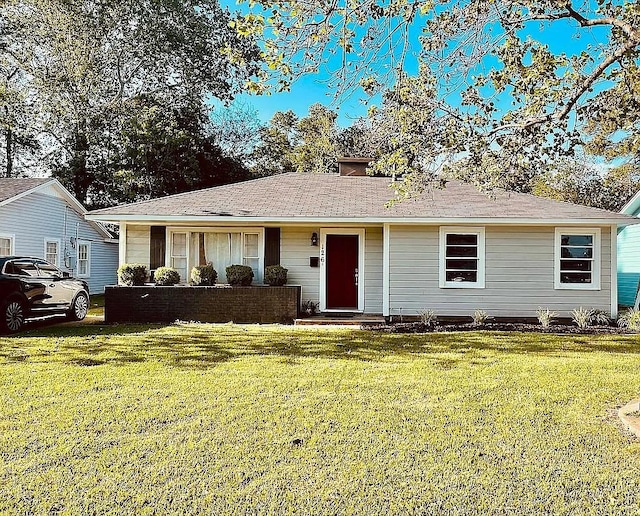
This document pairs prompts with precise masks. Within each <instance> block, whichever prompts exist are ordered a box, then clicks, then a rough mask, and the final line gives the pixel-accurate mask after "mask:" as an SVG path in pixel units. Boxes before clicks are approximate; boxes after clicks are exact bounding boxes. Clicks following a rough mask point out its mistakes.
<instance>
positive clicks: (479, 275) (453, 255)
mask: <svg viewBox="0 0 640 516" xmlns="http://www.w3.org/2000/svg"><path fill="white" fill-rule="evenodd" d="M484 244H485V234H484V228H465V227H441V228H440V288H484V284H485V256H484V255H485V253H484Z"/></svg>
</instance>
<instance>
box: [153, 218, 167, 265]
mask: <svg viewBox="0 0 640 516" xmlns="http://www.w3.org/2000/svg"><path fill="white" fill-rule="evenodd" d="M166 235H167V228H166V226H151V256H150V258H151V260H150V264H149V265H150V266H151V270H156V269H157V268H158V267H164V257H165V248H166V240H167V236H166Z"/></svg>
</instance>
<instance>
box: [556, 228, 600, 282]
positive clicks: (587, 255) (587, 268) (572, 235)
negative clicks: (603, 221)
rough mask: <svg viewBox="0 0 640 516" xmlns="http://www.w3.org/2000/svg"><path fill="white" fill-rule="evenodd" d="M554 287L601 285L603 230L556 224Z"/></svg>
mask: <svg viewBox="0 0 640 516" xmlns="http://www.w3.org/2000/svg"><path fill="white" fill-rule="evenodd" d="M554 283H555V288H557V289H586V290H599V289H600V230H599V229H597V228H595V229H574V228H557V229H556V240H555V281H554Z"/></svg>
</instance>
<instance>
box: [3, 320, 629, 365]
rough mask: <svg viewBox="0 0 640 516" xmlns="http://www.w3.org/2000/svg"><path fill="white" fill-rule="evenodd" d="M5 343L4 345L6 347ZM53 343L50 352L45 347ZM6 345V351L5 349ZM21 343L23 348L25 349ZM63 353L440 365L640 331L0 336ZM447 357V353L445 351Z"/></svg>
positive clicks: (599, 348) (79, 328)
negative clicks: (419, 359)
mask: <svg viewBox="0 0 640 516" xmlns="http://www.w3.org/2000/svg"><path fill="white" fill-rule="evenodd" d="M3 343H4V345H3ZM52 345H53V346H54V348H55V349H54V351H49V350H47V347H49V348H50V347H51V346H52ZM3 348H4V349H3ZM23 348H24V349H23ZM60 352H62V353H63V357H64V361H65V362H67V363H70V364H75V365H78V366H82V367H95V366H100V365H104V364H111V365H126V364H131V363H138V362H145V361H156V362H158V361H160V362H166V363H169V364H171V365H173V366H177V367H185V368H200V369H207V368H210V367H214V366H215V365H217V364H219V363H222V362H226V361H230V360H235V359H239V358H242V357H247V356H255V357H258V356H274V357H280V358H281V359H282V362H284V363H289V364H295V363H298V360H299V359H305V358H329V359H341V360H361V361H378V360H383V359H386V358H389V357H391V358H393V357H397V358H402V357H410V356H413V355H422V356H429V355H432V358H433V360H434V364H435V365H436V366H437V367H441V368H442V369H451V368H454V367H456V366H457V362H458V359H456V358H455V356H454V357H452V356H450V355H451V354H459V355H460V358H461V359H462V358H463V356H464V355H465V354H467V353H473V354H477V353H478V352H488V353H496V352H499V353H501V354H532V355H541V354H542V355H549V356H562V355H568V354H572V353H588V352H602V353H623V354H633V355H638V354H640V337H638V336H637V335H602V336H593V335H553V334H538V333H515V332H483V331H477V332H465V333H427V334H388V333H378V332H372V331H361V330H353V329H344V330H301V329H296V330H293V329H289V328H282V327H268V326H267V327H261V326H241V325H207V324H174V325H168V326H167V325H148V324H146V325H104V324H76V325H60V326H56V327H47V326H44V327H38V328H34V329H32V330H29V331H26V332H23V333H21V334H18V335H14V336H10V337H3V338H0V356H4V358H5V359H7V361H12V362H15V361H18V360H22V361H24V360H25V358H24V357H23V354H24V353H27V354H28V356H29V358H30V359H36V360H37V359H38V356H40V357H41V358H42V359H44V360H47V356H49V355H51V354H52V353H60ZM443 355H447V356H443Z"/></svg>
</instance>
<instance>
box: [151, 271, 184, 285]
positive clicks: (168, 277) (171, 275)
mask: <svg viewBox="0 0 640 516" xmlns="http://www.w3.org/2000/svg"><path fill="white" fill-rule="evenodd" d="M153 279H154V280H155V282H156V285H161V286H170V285H176V284H178V283H180V274H178V271H177V270H175V269H174V268H173V267H158V268H157V269H156V272H155V274H154V275H153Z"/></svg>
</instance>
